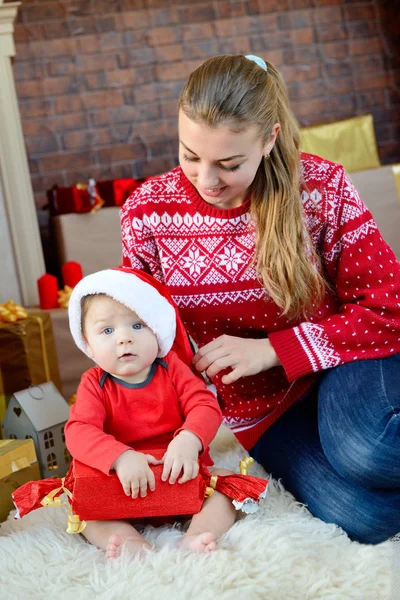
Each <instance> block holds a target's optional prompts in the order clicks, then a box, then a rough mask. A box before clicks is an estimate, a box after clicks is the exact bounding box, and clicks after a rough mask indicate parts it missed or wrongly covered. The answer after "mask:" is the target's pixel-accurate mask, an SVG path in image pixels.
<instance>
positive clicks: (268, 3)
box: [246, 0, 290, 15]
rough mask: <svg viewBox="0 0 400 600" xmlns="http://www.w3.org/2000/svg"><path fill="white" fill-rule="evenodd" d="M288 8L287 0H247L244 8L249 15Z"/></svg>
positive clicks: (281, 10)
mask: <svg viewBox="0 0 400 600" xmlns="http://www.w3.org/2000/svg"><path fill="white" fill-rule="evenodd" d="M289 8H290V5H289V0H247V2H246V10H247V14H249V15H256V14H260V13H272V12H283V11H285V10H289Z"/></svg>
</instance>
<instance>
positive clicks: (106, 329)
mask: <svg viewBox="0 0 400 600" xmlns="http://www.w3.org/2000/svg"><path fill="white" fill-rule="evenodd" d="M113 331H114V329H113V328H112V327H106V328H105V329H103V333H105V335H110V333H112V332H113Z"/></svg>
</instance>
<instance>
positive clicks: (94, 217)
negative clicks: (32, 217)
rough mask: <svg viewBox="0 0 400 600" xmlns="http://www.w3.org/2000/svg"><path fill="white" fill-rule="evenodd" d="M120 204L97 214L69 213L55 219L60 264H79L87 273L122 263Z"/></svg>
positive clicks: (111, 267) (104, 208) (105, 208)
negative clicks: (73, 262) (70, 262)
mask: <svg viewBox="0 0 400 600" xmlns="http://www.w3.org/2000/svg"><path fill="white" fill-rule="evenodd" d="M119 213H120V209H119V208H118V207H114V206H113V207H103V208H101V209H100V210H99V211H97V212H96V213H94V214H91V213H88V214H68V215H59V216H57V217H54V218H53V221H52V222H53V226H54V232H55V236H56V240H57V249H58V257H59V264H60V265H63V264H64V263H66V262H68V261H69V260H72V261H75V262H77V263H79V264H80V265H81V267H82V271H83V274H84V275H89V274H90V273H94V272H96V271H101V270H102V269H113V268H115V267H118V266H119V265H120V264H121V262H122V244H121V227H120V219H119Z"/></svg>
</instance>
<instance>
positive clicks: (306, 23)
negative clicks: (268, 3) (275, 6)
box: [278, 10, 314, 29]
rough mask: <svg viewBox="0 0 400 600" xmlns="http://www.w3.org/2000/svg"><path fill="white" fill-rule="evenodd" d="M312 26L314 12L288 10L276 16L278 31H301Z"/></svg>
mask: <svg viewBox="0 0 400 600" xmlns="http://www.w3.org/2000/svg"><path fill="white" fill-rule="evenodd" d="M313 24H314V11H311V10H290V11H288V12H286V13H280V14H279V15H278V27H279V29H303V28H304V27H310V25H313Z"/></svg>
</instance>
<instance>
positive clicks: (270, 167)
mask: <svg viewBox="0 0 400 600" xmlns="http://www.w3.org/2000/svg"><path fill="white" fill-rule="evenodd" d="M266 64H267V72H265V71H264V69H263V68H262V67H260V66H258V65H257V64H256V63H255V62H254V61H251V60H248V59H247V58H245V57H244V56H241V55H234V56H231V55H221V56H215V57H213V58H210V59H208V60H207V61H205V62H204V63H203V64H202V65H200V66H199V67H198V68H197V69H196V70H195V71H193V73H192V74H191V75H190V76H189V79H188V81H187V82H186V84H185V86H184V88H183V90H182V92H181V96H180V100H179V108H180V109H181V110H182V111H183V112H184V113H185V115H186V116H187V117H188V118H189V119H191V120H193V121H197V122H202V123H204V124H206V125H208V126H210V127H216V126H218V125H226V126H228V127H229V128H231V129H233V130H234V131H242V130H244V129H246V128H247V127H249V126H251V125H256V126H257V127H258V128H259V131H260V137H261V140H262V142H263V144H264V143H265V142H267V141H268V139H269V138H270V136H271V133H272V127H273V125H274V124H275V123H279V124H280V132H279V134H278V136H277V139H276V142H275V145H274V147H273V149H272V151H271V154H270V158H269V159H267V158H264V159H263V160H262V161H261V163H260V166H259V168H258V170H257V173H256V176H255V178H254V181H253V183H252V186H251V214H252V218H253V220H254V222H255V225H256V253H255V257H254V263H255V264H256V269H257V272H258V273H259V275H260V276H261V278H262V280H263V283H264V286H265V288H266V290H267V292H268V293H269V294H270V296H271V297H272V299H273V300H274V301H275V302H276V304H277V305H278V306H279V307H280V308H281V309H282V312H283V314H285V315H287V316H288V317H290V318H293V319H297V318H301V317H303V316H306V315H307V314H309V313H310V312H311V311H312V309H313V307H314V306H315V305H318V303H319V302H320V301H321V299H322V297H323V294H324V290H325V282H324V279H323V278H322V276H321V275H320V273H319V271H318V268H317V265H318V264H319V258H318V256H317V254H316V252H315V250H314V247H313V245H312V243H311V240H310V237H309V234H308V231H307V228H306V226H305V223H304V215H303V207H302V202H301V196H300V134H299V128H298V124H297V121H296V119H295V117H294V115H293V113H292V111H291V109H290V106H289V99H288V95H287V91H286V86H285V84H284V81H283V79H282V77H281V75H280V74H279V73H278V71H277V70H276V69H275V68H274V66H273V65H272V64H271V63H269V62H267V61H266Z"/></svg>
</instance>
